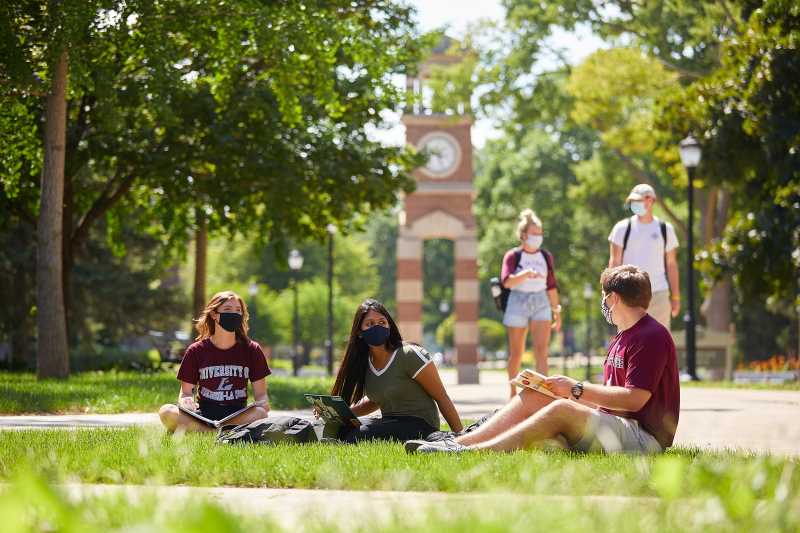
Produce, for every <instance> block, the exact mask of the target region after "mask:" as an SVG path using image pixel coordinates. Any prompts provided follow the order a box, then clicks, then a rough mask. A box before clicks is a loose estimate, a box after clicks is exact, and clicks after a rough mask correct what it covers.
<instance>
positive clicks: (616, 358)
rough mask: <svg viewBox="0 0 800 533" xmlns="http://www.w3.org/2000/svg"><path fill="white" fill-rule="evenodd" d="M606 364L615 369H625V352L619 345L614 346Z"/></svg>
mask: <svg viewBox="0 0 800 533" xmlns="http://www.w3.org/2000/svg"><path fill="white" fill-rule="evenodd" d="M606 364H607V365H610V366H612V367H614V368H625V352H623V351H622V350H620V348H619V345H616V346H614V349H613V350H612V353H609V354H608V357H607V358H606Z"/></svg>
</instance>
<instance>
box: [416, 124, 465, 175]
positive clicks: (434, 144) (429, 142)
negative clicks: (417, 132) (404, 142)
mask: <svg viewBox="0 0 800 533" xmlns="http://www.w3.org/2000/svg"><path fill="white" fill-rule="evenodd" d="M420 148H421V150H422V151H423V152H424V153H425V154H426V155H427V156H428V162H427V163H426V164H425V167H424V169H425V172H426V173H427V174H430V175H431V176H434V177H444V176H447V175H448V174H450V173H452V172H453V171H454V170H455V169H456V166H457V165H458V162H459V159H460V157H461V150H460V149H459V147H458V144H457V143H456V141H455V139H453V138H452V137H451V136H450V135H447V134H443V133H432V134H428V135H426V136H425V137H424V138H423V139H422V142H421V144H420Z"/></svg>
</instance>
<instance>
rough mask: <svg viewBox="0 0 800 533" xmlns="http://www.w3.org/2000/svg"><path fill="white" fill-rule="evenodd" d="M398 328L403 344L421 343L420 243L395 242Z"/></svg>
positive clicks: (402, 239)
mask: <svg viewBox="0 0 800 533" xmlns="http://www.w3.org/2000/svg"><path fill="white" fill-rule="evenodd" d="M396 294H397V316H396V319H397V326H398V327H399V328H400V335H402V336H403V340H407V341H411V342H419V343H421V342H422V240H421V239H419V238H418V237H413V236H409V235H404V231H403V228H402V227H401V230H400V236H399V237H398V239H397V291H396Z"/></svg>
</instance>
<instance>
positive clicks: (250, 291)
mask: <svg viewBox="0 0 800 533" xmlns="http://www.w3.org/2000/svg"><path fill="white" fill-rule="evenodd" d="M247 293H248V294H249V295H250V297H251V298H253V297H254V296H255V295H256V294H258V283H255V282H254V283H251V284H250V286H248V287H247Z"/></svg>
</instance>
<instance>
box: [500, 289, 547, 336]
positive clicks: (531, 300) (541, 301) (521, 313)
mask: <svg viewBox="0 0 800 533" xmlns="http://www.w3.org/2000/svg"><path fill="white" fill-rule="evenodd" d="M531 320H546V321H548V322H549V321H551V320H553V310H552V309H551V308H550V300H549V299H548V298H547V291H541V292H522V291H514V290H512V291H511V292H510V293H509V295H508V304H507V305H506V313H505V315H503V325H504V326H506V327H511V328H527V327H528V322H530V321H531Z"/></svg>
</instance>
